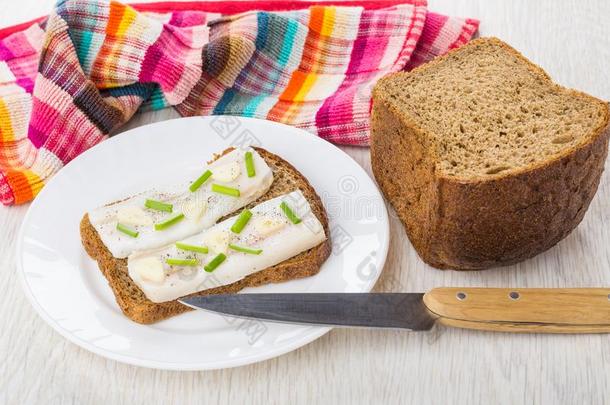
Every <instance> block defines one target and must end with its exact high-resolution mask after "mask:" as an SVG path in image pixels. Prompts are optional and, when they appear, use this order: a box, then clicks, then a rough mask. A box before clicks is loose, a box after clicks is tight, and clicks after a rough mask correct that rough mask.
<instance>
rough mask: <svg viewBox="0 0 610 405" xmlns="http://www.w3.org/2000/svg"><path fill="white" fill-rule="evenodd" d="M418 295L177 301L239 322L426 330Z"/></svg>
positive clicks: (314, 295) (426, 315) (428, 317)
mask: <svg viewBox="0 0 610 405" xmlns="http://www.w3.org/2000/svg"><path fill="white" fill-rule="evenodd" d="M423 296H424V294H421V293H371V294H361V293H342V294H327V293H308V294H227V295H205V296H195V297H187V298H183V299H181V300H180V302H182V303H183V304H185V305H188V306H190V307H193V308H196V309H203V310H207V311H213V312H219V313H222V314H225V315H231V316H235V317H239V318H255V319H264V320H267V321H274V322H288V323H301V324H314V325H324V326H335V327H371V328H401V329H410V330H428V329H430V328H431V327H432V326H433V325H434V320H435V318H434V317H433V316H432V315H431V314H430V313H429V312H428V311H426V307H425V306H424V303H423Z"/></svg>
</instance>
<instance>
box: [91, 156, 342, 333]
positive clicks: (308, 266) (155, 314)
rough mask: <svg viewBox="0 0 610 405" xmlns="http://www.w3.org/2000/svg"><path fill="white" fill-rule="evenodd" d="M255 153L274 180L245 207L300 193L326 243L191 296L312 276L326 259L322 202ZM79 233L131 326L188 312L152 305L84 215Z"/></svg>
mask: <svg viewBox="0 0 610 405" xmlns="http://www.w3.org/2000/svg"><path fill="white" fill-rule="evenodd" d="M256 150H257V152H258V153H259V154H260V155H261V157H262V158H263V159H265V162H267V164H268V165H269V167H270V168H271V170H272V171H273V179H274V180H273V184H272V185H271V188H270V189H269V191H268V192H267V193H266V194H265V195H264V196H262V197H261V198H259V199H258V200H256V201H254V202H252V203H251V204H249V205H248V207H249V208H251V207H253V206H255V205H257V204H260V203H261V202H263V201H266V200H268V199H271V198H274V197H278V196H280V195H282V194H286V193H289V192H291V191H294V190H296V189H300V190H301V191H302V193H303V195H304V196H305V198H306V199H307V201H308V202H309V204H310V206H311V209H312V212H313V213H314V214H315V216H316V217H317V218H318V219H319V220H320V223H321V224H322V226H323V227H324V231H325V232H326V236H327V239H326V241H324V242H323V243H322V244H320V245H318V246H316V247H314V248H312V249H309V250H307V251H305V252H302V253H300V254H299V255H297V256H294V257H292V258H291V259H288V260H285V261H283V262H282V263H279V264H277V265H275V266H273V267H269V268H267V269H265V270H262V271H259V272H257V273H254V274H251V275H249V276H247V277H245V278H243V279H242V280H239V281H237V282H235V283H233V284H229V285H226V286H221V287H216V288H212V289H209V290H205V291H202V292H200V293H195V294H192V295H191V296H195V295H205V294H228V293H236V292H238V291H239V290H241V289H243V288H246V287H255V286H259V285H263V284H269V283H279V282H282V281H288V280H293V279H297V278H302V277H309V276H313V275H314V274H317V273H318V271H320V267H321V266H322V264H323V263H324V262H325V261H326V259H327V258H328V256H329V255H330V252H331V241H330V232H329V229H328V218H327V216H326V211H325V209H324V206H323V205H322V201H321V200H320V197H319V196H318V195H317V194H316V191H315V190H314V188H313V187H312V186H311V185H310V184H309V182H308V181H307V179H306V178H305V177H304V176H303V175H302V174H301V173H300V172H299V171H298V170H297V169H295V168H294V167H293V166H292V165H291V164H290V163H288V162H286V161H285V160H283V159H282V158H280V157H279V156H277V155H274V154H273V153H270V152H268V151H266V150H264V149H261V148H256ZM225 152H228V151H225ZM216 158H218V157H216ZM229 216H230V215H229ZM221 220H222V219H221ZM80 233H81V239H82V243H83V246H84V247H85V250H86V251H87V253H88V254H89V256H90V257H91V258H92V259H93V260H95V261H97V263H98V266H99V268H100V270H101V271H102V273H103V274H104V277H106V279H107V280H108V284H109V285H110V288H111V289H112V292H113V293H114V295H115V298H116V302H117V304H118V305H119V307H120V308H121V310H122V311H123V313H124V314H125V315H126V316H127V317H129V318H130V319H132V320H133V321H135V322H139V323H144V324H148V323H153V322H157V321H160V320H162V319H166V318H169V317H171V316H174V315H178V314H181V313H183V312H186V311H189V310H191V308H189V307H187V306H184V305H182V304H180V303H179V302H178V301H168V302H163V303H154V302H152V301H150V300H149V299H147V298H146V296H145V295H144V293H143V292H142V290H140V288H139V287H138V286H137V285H136V284H135V283H134V282H133V280H132V279H131V278H130V277H129V275H128V273H127V259H117V258H115V257H113V256H112V254H111V253H110V252H109V251H108V249H107V248H106V246H104V244H103V242H102V240H101V239H100V236H99V234H98V233H97V231H96V230H95V228H94V227H93V225H91V223H90V222H89V217H88V215H85V216H84V217H83V219H82V221H81V224H80Z"/></svg>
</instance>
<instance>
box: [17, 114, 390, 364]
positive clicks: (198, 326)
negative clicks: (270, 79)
mask: <svg viewBox="0 0 610 405" xmlns="http://www.w3.org/2000/svg"><path fill="white" fill-rule="evenodd" d="M244 144H252V145H255V146H256V145H259V146H261V147H263V148H265V149H267V150H269V151H271V152H273V153H276V154H278V155H279V156H282V157H283V158H284V159H286V160H287V161H289V162H290V163H292V164H293V165H294V166H295V167H296V168H297V169H298V170H299V171H301V172H302V173H303V174H304V175H305V176H306V177H307V178H308V179H309V181H310V182H311V184H312V185H313V186H314V187H315V189H316V190H317V192H318V194H319V195H320V197H321V198H322V200H323V202H324V204H325V206H326V209H327V212H328V215H329V219H330V229H331V237H332V240H333V253H332V254H331V256H330V258H329V259H328V260H327V261H326V263H324V265H323V267H322V269H321V271H320V273H319V274H318V275H316V276H314V277H310V278H306V279H302V280H295V281H290V282H286V283H281V284H275V285H268V286H263V287H258V288H250V289H247V290H244V292H266V293H268V292H366V291H370V290H371V288H372V287H373V285H374V284H375V281H376V280H377V278H378V276H379V273H380V272H381V269H382V268H383V264H384V262H385V258H386V254H387V250H388V238H389V227H388V218H387V212H386V209H385V205H384V203H383V200H382V197H381V195H380V194H379V191H378V190H377V187H376V186H375V184H374V183H373V181H372V180H371V179H370V178H369V176H368V175H367V174H366V173H365V172H364V170H363V169H362V168H361V167H360V166H359V165H358V164H357V163H356V162H354V161H353V160H352V159H351V158H350V157H349V156H348V155H346V154H345V153H344V152H342V151H341V150H340V149H338V148H337V147H335V146H333V145H331V144H330V143H328V142H326V141H323V140H321V139H319V138H317V137H315V136H313V135H311V134H309V133H307V132H305V131H303V130H300V129H296V128H293V127H289V126H286V125H282V124H277V123H273V122H270V121H263V120H255V119H247V118H236V117H226V116H217V117H192V118H181V119H176V120H170V121H164V122H160V123H156V124H153V125H148V126H144V127H139V128H136V129H133V130H130V131H128V132H125V133H123V134H120V135H117V136H115V137H114V138H112V139H109V140H107V141H105V142H103V143H101V144H99V145H97V146H95V147H94V148H92V149H91V150H89V151H87V152H86V153H84V154H83V155H81V156H79V157H78V158H76V159H75V160H74V161H72V162H71V163H70V164H68V165H67V166H66V167H65V168H63V169H62V170H61V171H60V172H59V173H58V174H57V175H56V176H55V177H53V179H52V180H51V181H50V182H49V183H48V185H47V186H46V187H45V188H44V189H43V190H42V192H41V193H40V195H39V196H38V197H37V198H36V200H35V201H34V202H33V203H32V206H31V207H30V209H29V211H28V213H27V215H26V217H25V219H24V221H23V225H22V228H21V231H20V235H19V241H18V245H17V249H18V251H17V257H18V261H19V271H20V272H21V277H22V280H23V286H24V290H25V292H26V295H27V296H28V297H29V299H30V300H31V302H32V305H33V306H34V308H35V309H36V310H37V311H38V313H39V314H40V316H41V317H42V318H43V319H44V320H45V321H46V322H47V323H49V325H51V326H52V327H53V328H55V330H57V331H58V332H59V333H60V334H62V335H63V336H64V337H66V338H67V339H69V340H71V341H72V342H74V343H76V344H77V345H79V346H81V347H83V348H85V349H87V350H90V351H92V352H94V353H97V354H99V355H101V356H105V357H108V358H111V359H114V360H118V361H121V362H125V363H130V364H134V365H138V366H145V367H154V368H161V369H176V370H201V369H216V368H225V367H234V366H239V365H244V364H249V363H254V362H257V361H261V360H265V359H269V358H271V357H275V356H278V355H281V354H283V353H286V352H288V351H291V350H294V349H296V348H298V347H300V346H303V345H305V344H307V343H309V342H311V341H312V340H314V339H316V338H318V337H320V336H321V335H323V334H324V333H326V332H328V331H329V330H330V328H324V327H313V326H300V325H288V324H277V323H268V322H259V321H246V320H242V319H236V318H228V317H223V316H221V315H217V314H211V313H207V312H203V311H192V312H189V313H186V314H183V315H180V316H176V317H173V318H171V319H168V320H165V321H162V322H159V323H156V324H153V325H140V324H137V323H135V322H132V321H130V320H129V319H128V318H127V317H125V316H124V315H123V314H122V313H121V310H120V309H119V307H118V306H117V304H116V303H115V300H114V296H113V294H112V292H111V291H110V288H109V287H108V285H107V283H106V280H105V278H104V277H103V276H102V274H101V272H100V271H99V270H98V268H97V265H96V263H95V262H94V261H92V260H91V259H90V258H89V257H88V256H87V254H86V253H85V251H84V250H83V248H82V246H81V243H80V236H79V222H80V220H81V218H82V216H83V214H84V213H85V212H86V211H88V210H90V209H92V208H95V207H97V206H100V205H103V204H105V203H107V202H111V201H114V200H117V199H119V198H121V197H123V196H127V195H130V194H133V193H134V192H137V191H139V190H142V189H146V188H148V187H150V186H154V185H158V184H160V183H166V182H171V179H172V175H173V174H175V173H185V172H192V174H193V177H194V178H195V177H197V175H198V174H199V171H200V168H201V166H202V164H204V162H206V161H207V160H209V159H210V157H211V155H212V154H213V153H216V152H219V151H222V150H224V149H226V148H227V147H229V146H231V145H236V146H240V145H244Z"/></svg>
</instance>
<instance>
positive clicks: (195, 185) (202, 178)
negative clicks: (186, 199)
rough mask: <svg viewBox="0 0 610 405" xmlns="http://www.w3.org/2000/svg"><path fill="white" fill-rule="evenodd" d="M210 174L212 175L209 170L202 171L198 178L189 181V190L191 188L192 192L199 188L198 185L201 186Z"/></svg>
mask: <svg viewBox="0 0 610 405" xmlns="http://www.w3.org/2000/svg"><path fill="white" fill-rule="evenodd" d="M211 175H212V172H211V171H209V170H206V171H205V173H203V174H202V175H201V176H199V178H198V179H197V180H195V181H194V182H192V183H191V185H190V186H189V190H191V192H192V193H194V192H195V191H197V190H198V189H199V187H201V185H202V184H203V183H205V181H206V180H207V179H209V178H210V176H211Z"/></svg>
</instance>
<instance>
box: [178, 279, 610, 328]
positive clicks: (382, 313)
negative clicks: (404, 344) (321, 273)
mask: <svg viewBox="0 0 610 405" xmlns="http://www.w3.org/2000/svg"><path fill="white" fill-rule="evenodd" d="M180 302H182V303H183V304H185V305H188V306H190V307H192V308H195V309H202V310H206V311H213V312H219V313H222V314H226V315H230V316H235V317H240V318H254V319H261V320H266V321H274V322H286V323H299V324H312V325H322V326H335V327H368V328H399V329H408V330H412V331H425V330H429V329H431V328H432V327H433V326H434V324H435V323H440V324H442V325H445V326H451V327H458V328H467V329H477V330H489V331H500V332H539V333H607V332H610V289H604V288H524V289H507V288H449V287H442V288H435V289H433V290H431V291H429V292H427V293H425V294H424V293H305V294H296V293H295V294H226V295H205V296H192V297H185V298H182V299H181V300H180Z"/></svg>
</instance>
